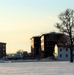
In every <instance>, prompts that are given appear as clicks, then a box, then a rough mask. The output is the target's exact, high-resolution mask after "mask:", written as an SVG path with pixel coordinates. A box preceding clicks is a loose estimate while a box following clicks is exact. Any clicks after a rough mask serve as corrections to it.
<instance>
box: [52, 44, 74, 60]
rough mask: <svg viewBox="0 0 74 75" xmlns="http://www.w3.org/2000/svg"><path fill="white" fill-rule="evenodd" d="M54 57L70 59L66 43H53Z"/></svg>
mask: <svg viewBox="0 0 74 75" xmlns="http://www.w3.org/2000/svg"><path fill="white" fill-rule="evenodd" d="M53 54H54V57H55V59H56V60H65V61H66V60H69V61H70V46H67V45H57V44H56V45H55V47H54V53H53ZM73 59H74V48H73Z"/></svg>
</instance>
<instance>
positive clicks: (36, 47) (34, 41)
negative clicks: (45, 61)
mask: <svg viewBox="0 0 74 75" xmlns="http://www.w3.org/2000/svg"><path fill="white" fill-rule="evenodd" d="M30 40H31V53H32V54H33V55H35V56H36V57H37V56H38V55H39V51H40V36H34V37H32V38H31V39H30Z"/></svg>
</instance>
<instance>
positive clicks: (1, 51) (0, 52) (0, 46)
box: [0, 42, 6, 58]
mask: <svg viewBox="0 0 74 75" xmlns="http://www.w3.org/2000/svg"><path fill="white" fill-rule="evenodd" d="M3 57H6V43H3V42H0V58H3Z"/></svg>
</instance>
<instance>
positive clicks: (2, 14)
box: [0, 0, 74, 53]
mask: <svg viewBox="0 0 74 75" xmlns="http://www.w3.org/2000/svg"><path fill="white" fill-rule="evenodd" d="M73 7H74V0H0V42H5V43H7V44H6V52H7V53H15V52H17V51H18V50H20V49H21V50H23V51H27V52H30V51H31V43H30V38H31V37H33V36H37V35H41V34H42V33H48V32H53V31H56V32H58V30H57V29H56V28H55V27H54V25H55V24H56V23H57V22H59V18H58V16H59V14H60V13H61V12H64V11H65V10H66V9H68V8H71V9H73Z"/></svg>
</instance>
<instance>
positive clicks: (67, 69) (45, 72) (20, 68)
mask: <svg viewBox="0 0 74 75" xmlns="http://www.w3.org/2000/svg"><path fill="white" fill-rule="evenodd" d="M0 75H74V63H70V62H69V61H54V62H52V61H51V62H16V63H0Z"/></svg>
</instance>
